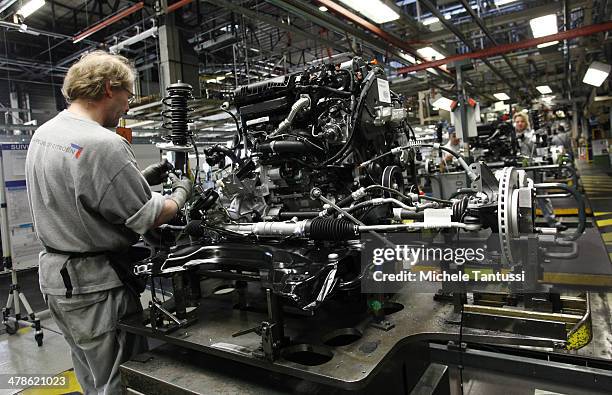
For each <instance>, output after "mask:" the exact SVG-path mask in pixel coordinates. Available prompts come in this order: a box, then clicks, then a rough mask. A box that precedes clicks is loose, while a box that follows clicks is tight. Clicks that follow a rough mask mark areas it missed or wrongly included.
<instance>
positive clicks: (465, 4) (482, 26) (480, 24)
mask: <svg viewBox="0 0 612 395" xmlns="http://www.w3.org/2000/svg"><path fill="white" fill-rule="evenodd" d="M459 2H460V3H461V4H462V5H463V8H465V10H466V11H467V12H468V14H470V16H471V17H472V19H473V20H474V22H476V24H477V25H478V27H480V30H481V31H482V32H483V33H484V34H485V35H486V36H487V38H488V39H489V41H491V44H493V45H495V46H498V45H499V44H498V43H497V41H496V40H495V38H494V37H493V35H492V34H491V32H490V31H489V29H488V28H487V27H486V26H485V24H484V22H483V20H482V19H481V18H480V17H479V16H478V15H477V14H476V13H475V12H474V10H473V9H472V7H471V6H470V3H468V1H467V0H459ZM502 59H504V61H505V62H506V64H507V65H508V67H510V70H512V72H513V73H514V75H515V76H516V78H518V79H519V81H525V82H526V83H527V84H528V85H529V88H530V89H531V90H532V92H534V93H535V92H537V90H536V88H535V86H534V85H533V83H532V82H531V80H529V79H526V78H523V76H522V75H521V73H519V71H518V70H517V69H516V67H514V65H513V64H512V62H511V61H510V59H509V58H508V57H507V56H506V55H505V54H502Z"/></svg>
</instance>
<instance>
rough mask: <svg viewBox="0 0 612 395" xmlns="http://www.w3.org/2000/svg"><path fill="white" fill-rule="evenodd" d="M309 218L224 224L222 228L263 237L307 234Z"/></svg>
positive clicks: (301, 235)
mask: <svg viewBox="0 0 612 395" xmlns="http://www.w3.org/2000/svg"><path fill="white" fill-rule="evenodd" d="M306 223H307V220H303V221H298V222H277V221H271V222H257V223H244V224H223V225H221V228H223V229H225V230H229V231H232V232H236V233H242V234H252V235H256V236H262V237H278V236H283V237H287V236H299V237H303V236H305V228H306Z"/></svg>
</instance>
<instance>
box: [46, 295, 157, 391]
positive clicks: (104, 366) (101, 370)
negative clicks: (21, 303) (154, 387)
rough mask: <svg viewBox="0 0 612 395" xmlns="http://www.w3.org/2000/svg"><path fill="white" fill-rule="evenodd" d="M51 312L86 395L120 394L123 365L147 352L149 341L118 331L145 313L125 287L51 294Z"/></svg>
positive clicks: (49, 297)
mask: <svg viewBox="0 0 612 395" xmlns="http://www.w3.org/2000/svg"><path fill="white" fill-rule="evenodd" d="M47 300H48V303H49V310H50V311H51V315H52V317H53V319H54V320H55V322H56V323H57V326H58V327H59V328H60V330H61V331H62V333H63V334H64V338H65V339H66V341H67V342H68V344H69V345H70V351H71V355H72V362H73V364H74V372H75V373H76V376H77V379H78V380H79V384H81V387H82V388H83V391H84V394H85V395H90V394H104V395H111V394H112V395H114V394H120V393H122V391H121V382H120V379H119V365H120V364H122V363H123V362H126V361H128V360H129V359H130V358H131V357H133V356H134V355H136V354H139V353H141V352H144V351H146V350H147V343H146V339H145V338H143V337H141V336H137V335H133V334H130V333H127V332H125V331H122V330H119V329H117V321H118V320H119V319H121V318H122V317H123V316H124V315H126V314H133V313H135V312H138V311H142V306H141V304H140V300H138V298H137V297H136V296H135V295H133V294H132V293H130V292H129V291H127V290H126V289H125V288H124V287H120V288H114V289H110V290H107V291H101V292H94V293H89V294H82V295H73V296H72V298H66V297H64V296H53V295H47Z"/></svg>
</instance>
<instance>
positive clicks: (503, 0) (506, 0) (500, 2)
mask: <svg viewBox="0 0 612 395" xmlns="http://www.w3.org/2000/svg"><path fill="white" fill-rule="evenodd" d="M515 1H517V0H495V5H496V6H497V7H499V6H502V5H506V4H510V3H514V2H515Z"/></svg>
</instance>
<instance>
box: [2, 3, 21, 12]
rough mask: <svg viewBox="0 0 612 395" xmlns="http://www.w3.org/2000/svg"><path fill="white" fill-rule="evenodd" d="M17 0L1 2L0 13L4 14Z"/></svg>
mask: <svg viewBox="0 0 612 395" xmlns="http://www.w3.org/2000/svg"><path fill="white" fill-rule="evenodd" d="M16 2H17V0H2V1H0V13H2V12H4V11H5V10H6V9H7V8H9V7H10V6H12V5H13V4H15V3H16Z"/></svg>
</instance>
